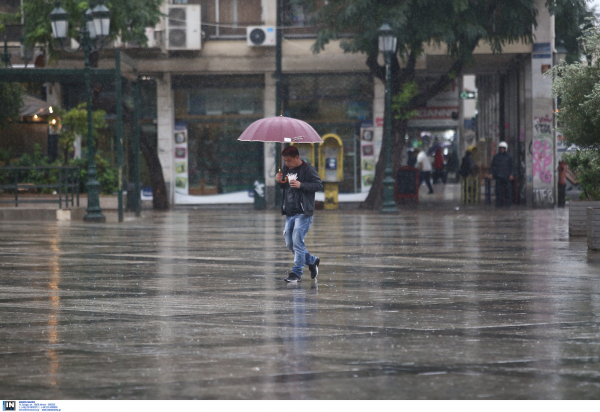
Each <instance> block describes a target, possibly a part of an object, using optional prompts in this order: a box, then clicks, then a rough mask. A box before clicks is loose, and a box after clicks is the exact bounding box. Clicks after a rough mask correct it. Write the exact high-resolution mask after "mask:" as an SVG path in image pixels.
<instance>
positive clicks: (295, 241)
mask: <svg viewBox="0 0 600 412" xmlns="http://www.w3.org/2000/svg"><path fill="white" fill-rule="evenodd" d="M312 219H313V217H312V216H306V215H296V216H286V218H285V230H284V231H283V235H284V236H285V245H286V246H287V248H288V249H289V250H290V252H292V253H293V254H294V267H293V268H292V272H294V273H295V274H296V275H298V276H302V269H304V266H305V265H314V263H315V260H316V259H317V258H316V256H312V255H311V254H310V253H308V251H307V250H306V246H305V245H304V238H305V237H306V234H307V233H308V229H310V225H311V224H312Z"/></svg>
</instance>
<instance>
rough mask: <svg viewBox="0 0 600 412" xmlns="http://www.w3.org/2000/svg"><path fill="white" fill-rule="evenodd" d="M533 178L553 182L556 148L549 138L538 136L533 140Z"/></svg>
mask: <svg viewBox="0 0 600 412" xmlns="http://www.w3.org/2000/svg"><path fill="white" fill-rule="evenodd" d="M532 145H533V153H532V155H533V179H534V180H535V179H536V178H538V179H539V180H540V181H541V182H542V183H546V184H552V175H553V173H552V172H553V170H552V165H553V163H554V150H553V147H552V141H551V140H550V139H549V138H545V137H538V138H536V139H535V140H534V141H533V142H532Z"/></svg>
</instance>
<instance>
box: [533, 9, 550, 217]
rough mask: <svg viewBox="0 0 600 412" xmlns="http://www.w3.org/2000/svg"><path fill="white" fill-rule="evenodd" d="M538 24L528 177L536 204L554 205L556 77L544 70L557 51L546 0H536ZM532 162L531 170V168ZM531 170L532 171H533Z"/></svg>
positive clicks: (534, 35) (534, 28) (534, 33)
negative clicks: (554, 92)
mask: <svg viewBox="0 0 600 412" xmlns="http://www.w3.org/2000/svg"><path fill="white" fill-rule="evenodd" d="M535 3H536V7H537V9H538V18H537V23H538V25H537V27H533V28H532V30H533V38H534V44H533V53H532V55H531V66H530V67H529V71H528V74H527V75H528V77H530V79H531V100H530V104H531V112H532V113H531V122H530V123H529V124H528V126H527V127H528V128H529V129H530V130H531V135H532V139H531V145H530V146H528V147H527V156H528V157H529V159H528V161H527V163H528V169H527V174H528V180H529V177H531V184H532V186H533V187H532V190H533V193H532V197H533V203H532V204H533V207H536V208H541V207H554V205H555V202H556V193H555V180H556V178H555V175H556V165H555V163H556V158H555V148H556V136H555V134H554V99H553V98H552V79H551V78H550V77H549V76H544V72H545V71H546V70H548V69H550V68H551V67H552V53H553V50H554V16H552V15H550V13H549V11H548V9H547V8H546V7H545V5H546V0H536V2H535ZM529 164H531V169H529ZM530 170H531V172H530Z"/></svg>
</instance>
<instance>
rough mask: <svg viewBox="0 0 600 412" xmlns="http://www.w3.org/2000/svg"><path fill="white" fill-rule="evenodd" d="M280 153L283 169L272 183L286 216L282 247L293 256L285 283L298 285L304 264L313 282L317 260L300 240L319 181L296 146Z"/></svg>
mask: <svg viewBox="0 0 600 412" xmlns="http://www.w3.org/2000/svg"><path fill="white" fill-rule="evenodd" d="M281 154H282V156H283V162H284V164H285V166H284V167H283V170H282V171H280V172H279V173H277V175H276V176H275V180H276V181H277V183H278V184H279V186H280V187H281V189H282V190H283V196H282V201H281V214H282V215H285V216H286V219H285V229H284V231H283V235H284V237H285V244H286V246H287V248H288V249H289V250H290V251H291V252H292V253H293V254H294V267H292V271H291V272H290V273H289V275H288V277H287V278H285V281H286V282H300V281H301V279H302V270H303V269H304V266H305V265H308V269H309V270H310V277H311V278H312V279H316V278H317V275H318V274H319V264H320V263H321V259H320V258H319V257H317V256H313V255H311V254H310V253H308V251H307V250H306V246H305V244H304V238H305V237H306V234H307V233H308V230H309V229H310V226H311V224H312V219H313V212H314V210H315V192H318V191H321V190H323V182H322V181H321V178H320V177H319V173H318V172H317V169H315V167H314V166H312V165H311V164H310V163H308V162H305V161H303V160H302V159H300V154H299V153H298V149H297V148H296V147H294V146H289V147H287V148H285V149H284V150H283V152H282V153H281ZM284 176H285V177H284Z"/></svg>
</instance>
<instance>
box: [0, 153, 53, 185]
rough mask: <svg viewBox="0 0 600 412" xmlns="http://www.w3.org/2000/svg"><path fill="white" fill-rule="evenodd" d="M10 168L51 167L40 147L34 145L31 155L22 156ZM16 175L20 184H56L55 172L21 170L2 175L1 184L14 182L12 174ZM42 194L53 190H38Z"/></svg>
mask: <svg viewBox="0 0 600 412" xmlns="http://www.w3.org/2000/svg"><path fill="white" fill-rule="evenodd" d="M11 166H19V167H39V166H51V165H50V163H49V162H48V158H47V157H46V156H45V155H44V154H43V151H42V147H41V146H40V145H39V144H37V143H36V144H35V146H34V149H33V154H24V155H22V156H21V157H20V158H19V160H18V161H17V162H15V163H11ZM15 173H17V174H18V179H19V182H20V183H33V184H36V185H50V184H57V183H58V174H57V173H56V171H50V170H35V169H34V170H22V171H17V172H14V171H13V172H11V173H10V175H9V174H8V173H3V174H2V176H1V177H0V178H1V179H2V182H3V183H12V182H14V174H15ZM40 190H41V192H42V193H51V192H52V191H53V190H54V189H51V188H46V189H40Z"/></svg>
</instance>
